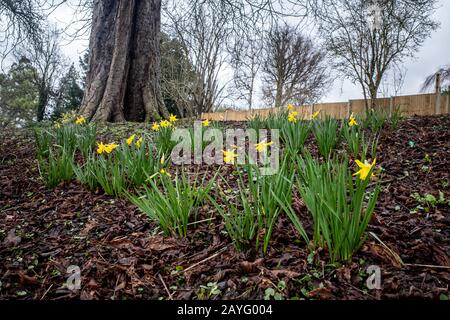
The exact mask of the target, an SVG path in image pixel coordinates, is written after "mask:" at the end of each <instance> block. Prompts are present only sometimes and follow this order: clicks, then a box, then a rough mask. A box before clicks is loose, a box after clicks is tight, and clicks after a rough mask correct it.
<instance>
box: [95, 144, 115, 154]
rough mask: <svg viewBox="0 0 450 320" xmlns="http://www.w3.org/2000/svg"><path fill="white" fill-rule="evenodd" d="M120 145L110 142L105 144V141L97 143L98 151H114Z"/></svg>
mask: <svg viewBox="0 0 450 320" xmlns="http://www.w3.org/2000/svg"><path fill="white" fill-rule="evenodd" d="M118 146H119V145H118V144H116V143H108V144H104V143H103V142H100V143H98V145H97V153H98V154H102V153H111V152H113V151H114V150H115V149H116V148H117V147H118Z"/></svg>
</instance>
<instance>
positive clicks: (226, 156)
mask: <svg viewBox="0 0 450 320" xmlns="http://www.w3.org/2000/svg"><path fill="white" fill-rule="evenodd" d="M237 156H238V155H237V153H235V152H234V150H232V149H228V150H224V151H223V161H224V162H225V163H227V164H234V162H235V159H236V158H237Z"/></svg>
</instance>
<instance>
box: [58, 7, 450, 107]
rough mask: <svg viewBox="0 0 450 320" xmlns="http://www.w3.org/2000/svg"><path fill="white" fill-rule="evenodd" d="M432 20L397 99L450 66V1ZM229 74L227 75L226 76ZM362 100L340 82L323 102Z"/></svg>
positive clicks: (75, 47) (78, 45)
mask: <svg viewBox="0 0 450 320" xmlns="http://www.w3.org/2000/svg"><path fill="white" fill-rule="evenodd" d="M54 19H55V21H57V22H59V23H65V24H67V23H68V22H69V21H72V19H73V11H72V10H71V9H70V8H67V7H65V8H61V9H59V10H58V11H57V12H56V13H55V15H54ZM435 19H436V20H437V21H439V22H440V23H441V26H440V28H439V29H438V30H437V31H435V32H433V34H432V35H431V37H430V38H428V39H427V40H426V41H425V43H424V45H423V46H422V48H421V50H420V51H419V52H418V53H417V54H416V57H415V58H414V59H408V60H406V61H405V63H404V67H405V70H406V75H405V79H404V84H403V86H402V88H401V91H400V92H399V95H408V94H415V93H419V90H420V87H421V84H422V83H423V81H424V78H425V77H426V76H427V75H429V74H431V73H433V72H435V71H436V70H437V69H438V67H440V66H443V65H446V64H450V54H449V52H450V1H449V0H440V1H439V8H438V10H437V11H436V13H435ZM87 46H88V40H87V39H84V40H78V41H75V42H71V43H68V44H66V45H65V46H64V47H63V50H64V53H65V54H66V55H67V56H68V57H70V58H71V59H72V60H74V61H78V56H79V55H80V54H82V53H83V52H84V51H85V50H86V48H87ZM227 73H228V74H229V72H227ZM359 98H362V94H361V90H360V88H359V87H357V86H356V85H354V84H352V83H351V82H350V81H348V80H345V81H342V80H340V79H339V78H338V79H337V80H336V81H335V82H334V85H333V86H332V88H330V90H329V91H328V93H327V94H326V96H325V97H323V99H322V102H338V101H347V100H348V99H359Z"/></svg>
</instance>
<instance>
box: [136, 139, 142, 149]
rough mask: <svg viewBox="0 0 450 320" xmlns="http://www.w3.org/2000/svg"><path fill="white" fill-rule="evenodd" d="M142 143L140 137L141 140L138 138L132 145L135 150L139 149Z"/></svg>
mask: <svg viewBox="0 0 450 320" xmlns="http://www.w3.org/2000/svg"><path fill="white" fill-rule="evenodd" d="M142 141H143V139H142V137H141V138H139V139H138V140H137V141H136V142H135V143H134V145H135V146H136V148H140V147H141V144H142Z"/></svg>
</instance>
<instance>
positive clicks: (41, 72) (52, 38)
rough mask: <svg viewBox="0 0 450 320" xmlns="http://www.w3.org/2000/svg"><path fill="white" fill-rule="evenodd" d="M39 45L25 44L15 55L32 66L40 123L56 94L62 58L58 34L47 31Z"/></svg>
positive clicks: (61, 68) (37, 113) (62, 62)
mask: <svg viewBox="0 0 450 320" xmlns="http://www.w3.org/2000/svg"><path fill="white" fill-rule="evenodd" d="M41 38H42V39H41V42H39V43H25V44H22V45H21V46H20V48H18V49H17V52H16V55H18V56H19V57H26V58H27V59H28V60H29V61H30V62H31V64H32V65H33V66H34V68H35V70H36V73H35V77H34V82H35V85H36V86H37V87H38V90H39V101H38V106H37V109H36V120H37V121H42V120H43V119H44V116H45V114H46V111H47V107H48V106H49V102H50V99H51V98H52V96H54V95H55V93H56V84H57V83H58V80H59V78H60V74H61V71H62V70H63V69H64V67H65V66H64V57H63V55H62V53H61V49H60V43H59V32H58V31H57V30H56V29H47V30H46V33H44V34H43V35H42V36H41Z"/></svg>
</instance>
